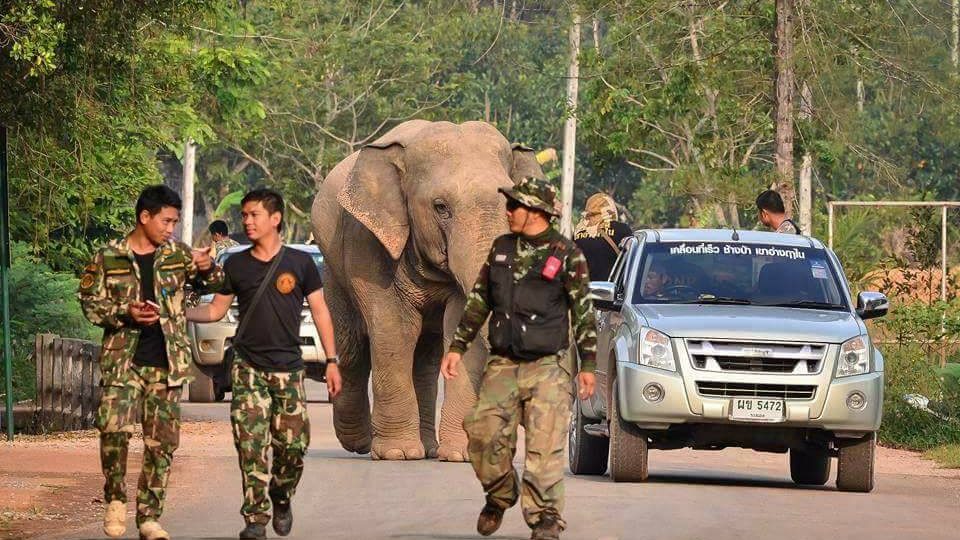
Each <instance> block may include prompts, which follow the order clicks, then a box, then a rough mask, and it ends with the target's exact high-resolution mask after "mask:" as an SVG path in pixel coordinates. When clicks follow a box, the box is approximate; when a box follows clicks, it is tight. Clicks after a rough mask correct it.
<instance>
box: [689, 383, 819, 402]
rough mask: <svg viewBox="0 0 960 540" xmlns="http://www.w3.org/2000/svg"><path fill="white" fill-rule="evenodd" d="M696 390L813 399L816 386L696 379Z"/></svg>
mask: <svg viewBox="0 0 960 540" xmlns="http://www.w3.org/2000/svg"><path fill="white" fill-rule="evenodd" d="M697 392H698V393H699V394H700V395H701V396H706V397H742V398H772V399H795V400H809V399H813V396H814V394H816V393H817V387H816V386H814V385H806V384H751V383H726V382H706V381H697Z"/></svg>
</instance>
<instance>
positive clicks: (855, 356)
mask: <svg viewBox="0 0 960 540" xmlns="http://www.w3.org/2000/svg"><path fill="white" fill-rule="evenodd" d="M869 371H870V350H869V349H868V348H867V342H866V340H865V339H864V338H863V336H857V337H855V338H853V339H851V340H848V341H847V342H845V343H844V344H843V345H841V346H840V359H839V361H838V362H837V377H848V376H850V375H862V374H864V373H867V372H869Z"/></svg>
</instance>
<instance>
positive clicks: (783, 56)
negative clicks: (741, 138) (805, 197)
mask: <svg viewBox="0 0 960 540" xmlns="http://www.w3.org/2000/svg"><path fill="white" fill-rule="evenodd" d="M776 2H777V29H776V54H775V56H774V60H775V65H776V71H777V78H776V92H775V93H776V100H777V108H776V117H775V119H774V120H775V122H776V126H777V133H776V139H775V144H776V153H775V155H774V162H775V163H776V168H777V191H779V192H780V196H781V197H783V203H784V206H786V209H787V217H788V218H789V217H792V216H793V205H794V199H795V198H796V195H795V193H794V185H793V86H794V72H793V2H794V0H776Z"/></svg>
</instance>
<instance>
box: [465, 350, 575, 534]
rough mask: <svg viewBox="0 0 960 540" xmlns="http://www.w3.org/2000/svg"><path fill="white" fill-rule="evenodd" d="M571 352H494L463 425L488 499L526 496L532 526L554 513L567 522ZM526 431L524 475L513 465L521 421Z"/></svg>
mask: <svg viewBox="0 0 960 540" xmlns="http://www.w3.org/2000/svg"><path fill="white" fill-rule="evenodd" d="M564 364H565V355H553V356H545V357H543V358H540V359H539V360H536V361H532V362H517V361H514V360H511V359H509V358H504V357H501V356H491V357H490V359H489V361H488V363H487V366H486V370H485V371H484V374H483V382H482V383H481V386H480V395H479V396H478V397H477V405H476V407H475V408H474V409H473V410H472V411H471V412H470V413H468V414H467V416H466V418H465V419H464V421H463V427H464V428H465V429H466V430H467V437H468V438H469V442H468V445H467V453H468V454H469V456H470V463H471V464H473V469H474V471H475V472H476V473H477V478H478V479H479V480H480V483H481V484H482V485H483V490H484V492H485V493H486V495H487V502H488V503H490V504H492V505H494V506H497V507H499V508H502V509H504V510H505V509H507V508H509V507H511V506H513V505H514V504H516V502H517V499H518V498H520V499H521V506H522V508H523V518H524V519H525V520H526V522H527V524H528V525H530V527H533V526H535V525H536V524H537V523H538V522H539V521H540V519H541V518H542V517H543V515H544V514H552V515H553V516H554V517H556V518H557V519H558V521H559V522H560V524H561V527H565V526H566V524H565V523H564V522H563V520H562V519H561V517H560V513H561V512H562V511H563V471H564V467H565V460H564V454H563V449H564V444H565V443H566V440H567V430H568V429H569V427H570V405H571V403H572V398H573V395H572V394H573V380H572V378H571V376H570V371H569V370H568V369H566V368H565V367H564ZM518 425H522V426H523V427H524V433H525V441H524V442H525V446H526V450H527V453H526V457H525V459H524V467H523V479H522V481H520V480H519V479H518V477H517V472H516V470H514V468H513V458H514V454H515V453H516V450H517V426H518Z"/></svg>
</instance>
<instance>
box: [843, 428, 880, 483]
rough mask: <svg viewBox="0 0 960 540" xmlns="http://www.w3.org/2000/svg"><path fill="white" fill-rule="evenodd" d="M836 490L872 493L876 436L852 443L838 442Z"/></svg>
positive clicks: (872, 435) (869, 436) (871, 435)
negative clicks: (838, 457) (838, 456)
mask: <svg viewBox="0 0 960 540" xmlns="http://www.w3.org/2000/svg"><path fill="white" fill-rule="evenodd" d="M839 446H840V459H838V460H837V489H839V490H840V491H857V492H860V493H869V492H870V491H873V462H874V460H875V459H876V451H877V436H876V434H874V433H871V434H870V435H868V436H866V437H864V438H862V439H857V440H853V441H843V440H841V441H840V442H839Z"/></svg>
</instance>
